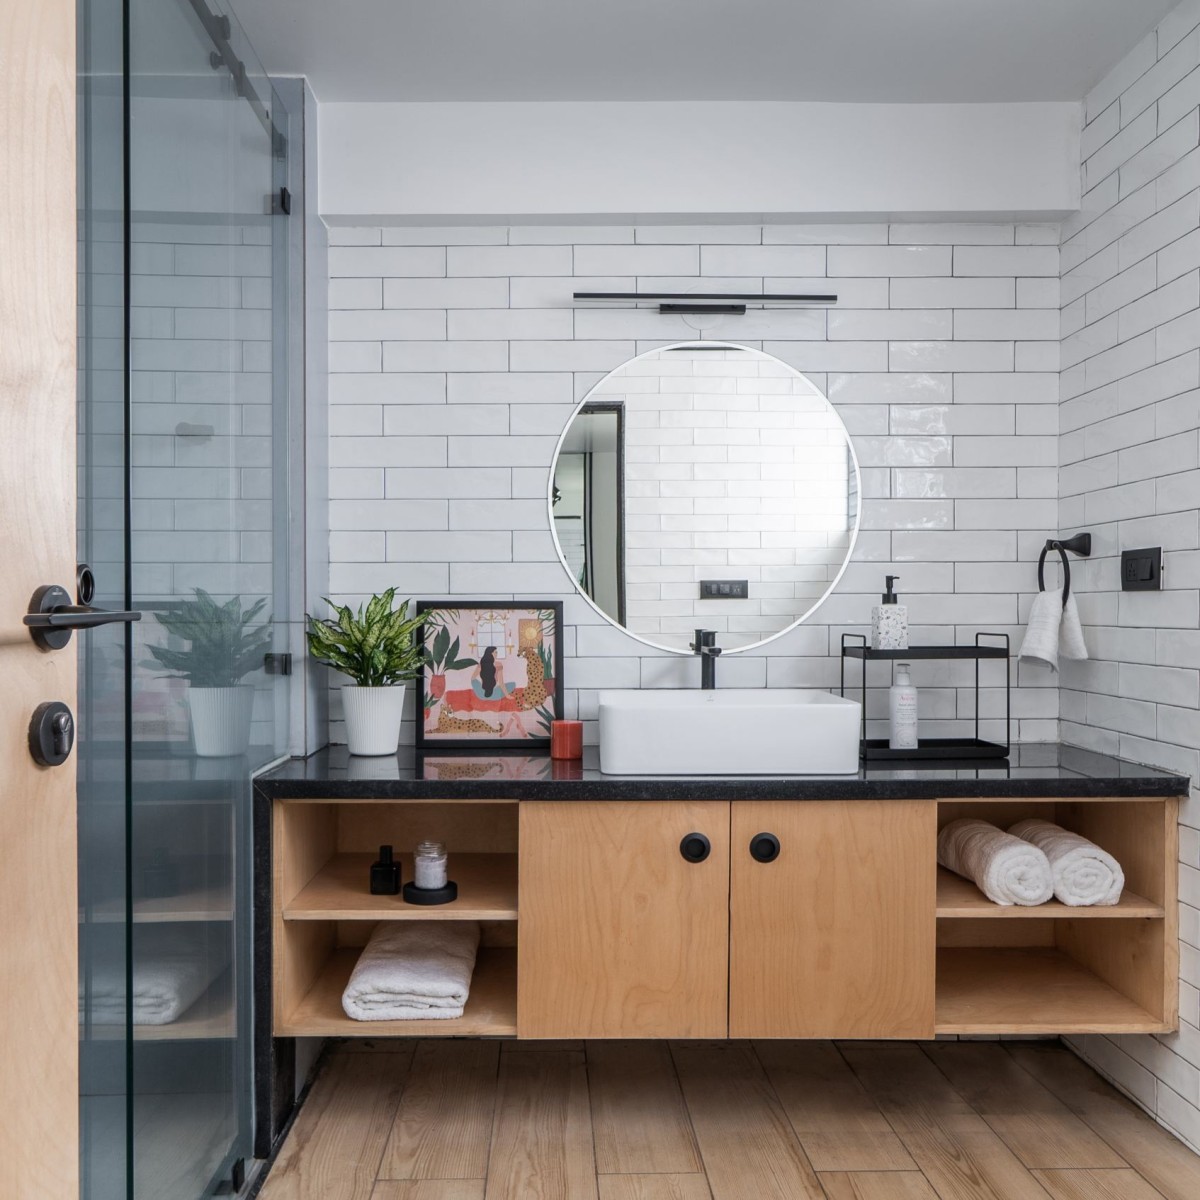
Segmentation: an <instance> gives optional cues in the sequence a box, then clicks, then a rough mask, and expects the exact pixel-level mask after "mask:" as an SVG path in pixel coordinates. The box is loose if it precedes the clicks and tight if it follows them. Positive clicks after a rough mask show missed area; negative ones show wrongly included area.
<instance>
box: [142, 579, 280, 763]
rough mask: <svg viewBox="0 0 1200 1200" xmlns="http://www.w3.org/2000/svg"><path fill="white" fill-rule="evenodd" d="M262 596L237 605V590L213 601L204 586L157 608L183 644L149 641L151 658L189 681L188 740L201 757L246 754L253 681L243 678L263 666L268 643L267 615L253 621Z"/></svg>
mask: <svg viewBox="0 0 1200 1200" xmlns="http://www.w3.org/2000/svg"><path fill="white" fill-rule="evenodd" d="M266 603H267V601H266V599H265V598H263V599H261V600H258V601H256V602H255V603H254V604H252V605H251V606H250V607H249V608H248V609H246V610H244V611H243V609H242V598H241V596H233V597H232V598H231V599H229V600H227V601H226V602H225V603H224V604H218V603H217V602H216V601H215V600H214V599H213V598H212V596H210V595H209V594H208V592H206V591H205V590H204V589H203V588H196V589H195V599H194V600H173V601H171V602H170V603H169V604H167V606H166V607H165V608H164V609H163V610H162V611H160V612H159V613H157V614H156V617H157V620H158V623H159V624H160V625H161V626H162V627H163V628H164V629H165V630H166V631H167V632H168V633H170V634H172V635H174V636H175V637H177V638H180V639H181V640H183V641H185V642H187V643H189V645H188V648H187V649H186V650H174V649H171V648H170V647H168V646H151V647H149V650H150V653H151V655H153V657H154V659H155V661H156V662H157V663H158V664H159V665H160V666H163V667H166V668H167V670H168V671H171V672H173V677H174V678H179V679H184V680H186V681H187V683H188V685H189V686H188V692H187V702H188V715H189V718H190V720H191V727H192V742H193V744H194V745H195V749H196V754H197V755H199V756H200V757H201V758H228V757H231V756H233V755H238V754H245V752H246V749H247V747H248V746H249V745H250V724H251V718H252V717H253V713H254V687H253V685H251V684H244V683H242V680H243V679H244V678H245V677H246V676H247V675H248V674H250V672H251V671H253V670H255V669H256V668H258V667H261V666H262V661H263V655H264V654H265V653H266V651H267V650H268V649H269V648H270V646H271V618H270V617H267V618H265V619H264V620H263V621H262V623H261V624H258V625H255V624H254V622H255V620H256V618H257V617H258V615H259V613H261V612H262V610H263V607H264V606H265V605H266Z"/></svg>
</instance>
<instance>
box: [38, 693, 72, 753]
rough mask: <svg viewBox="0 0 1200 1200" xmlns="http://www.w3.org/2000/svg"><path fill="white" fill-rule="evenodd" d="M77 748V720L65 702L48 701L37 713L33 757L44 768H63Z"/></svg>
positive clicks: (40, 705)
mask: <svg viewBox="0 0 1200 1200" xmlns="http://www.w3.org/2000/svg"><path fill="white" fill-rule="evenodd" d="M74 745H75V718H74V717H73V716H71V710H70V709H69V708H68V707H67V706H66V705H65V704H64V703H63V702H62V701H61V700H48V701H46V703H45V704H39V705H38V706H37V708H35V709H34V710H33V720H31V721H30V722H29V753H30V754H32V755H33V760H34V762H36V763H39V764H40V765H41V766H43V767H60V766H62V764H63V763H65V762H66V761H67V759H68V758H70V757H71V748H72V747H73V746H74Z"/></svg>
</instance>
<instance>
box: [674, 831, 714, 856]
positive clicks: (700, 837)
mask: <svg viewBox="0 0 1200 1200" xmlns="http://www.w3.org/2000/svg"><path fill="white" fill-rule="evenodd" d="M679 853H680V854H682V855H683V857H684V858H685V859H686V860H687V861H688V862H690V863H702V862H703V861H704V860H705V859H706V858H707V857H708V856H709V854H711V853H712V842H710V841H709V840H708V838H706V837H705V836H704V834H702V833H685V834H684V835H683V840H682V841H681V842H680V843H679Z"/></svg>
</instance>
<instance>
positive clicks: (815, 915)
mask: <svg viewBox="0 0 1200 1200" xmlns="http://www.w3.org/2000/svg"><path fill="white" fill-rule="evenodd" d="M732 807H733V818H732V833H731V839H730V854H731V859H732V868H731V878H730V934H729V946H730V951H729V953H730V961H729V1036H730V1037H734V1038H931V1037H933V1032H934V989H935V971H936V946H935V935H936V923H935V921H934V915H933V914H934V889H935V881H936V860H935V841H936V836H937V803H936V802H935V801H932V800H880V801H872V800H845V801H811V802H807V803H803V804H796V803H793V802H789V801H777V802H776V801H745V802H739V801H735V802H734V803H733V806H732ZM760 834H769V835H772V836H773V837H775V838H776V839H777V840H778V857H776V858H775V859H773V860H772V861H765V862H764V861H758V860H757V859H756V858H755V857H754V856H753V854H752V850H751V846H752V843H753V841H754V839H755V838H756V837H758V836H759V835H760ZM769 848H770V843H769V842H768V843H766V846H765V847H764V848H763V849H766V850H769ZM761 853H763V850H760V854H761Z"/></svg>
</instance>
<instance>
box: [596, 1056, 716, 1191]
mask: <svg viewBox="0 0 1200 1200" xmlns="http://www.w3.org/2000/svg"><path fill="white" fill-rule="evenodd" d="M587 1067H588V1087H589V1089H590V1092H591V1099H592V1129H593V1131H594V1133H595V1140H596V1170H597V1172H599V1173H600V1174H602V1175H604V1174H615V1175H641V1174H653V1175H662V1174H677V1175H692V1174H695V1173H696V1172H700V1171H703V1169H704V1168H703V1166H702V1165H701V1163H700V1154H699V1152H698V1151H697V1149H696V1140H695V1138H694V1137H693V1135H692V1123H691V1120H690V1119H689V1118H688V1113H687V1109H686V1108H685V1107H684V1103H683V1095H682V1093H681V1092H680V1090H679V1080H678V1079H677V1078H676V1076H675V1064H674V1063H673V1062H672V1061H671V1051H670V1049H669V1048H668V1046H667V1044H666V1043H665V1042H622V1041H614V1042H600V1041H597V1042H589V1043H588V1047H587Z"/></svg>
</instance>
